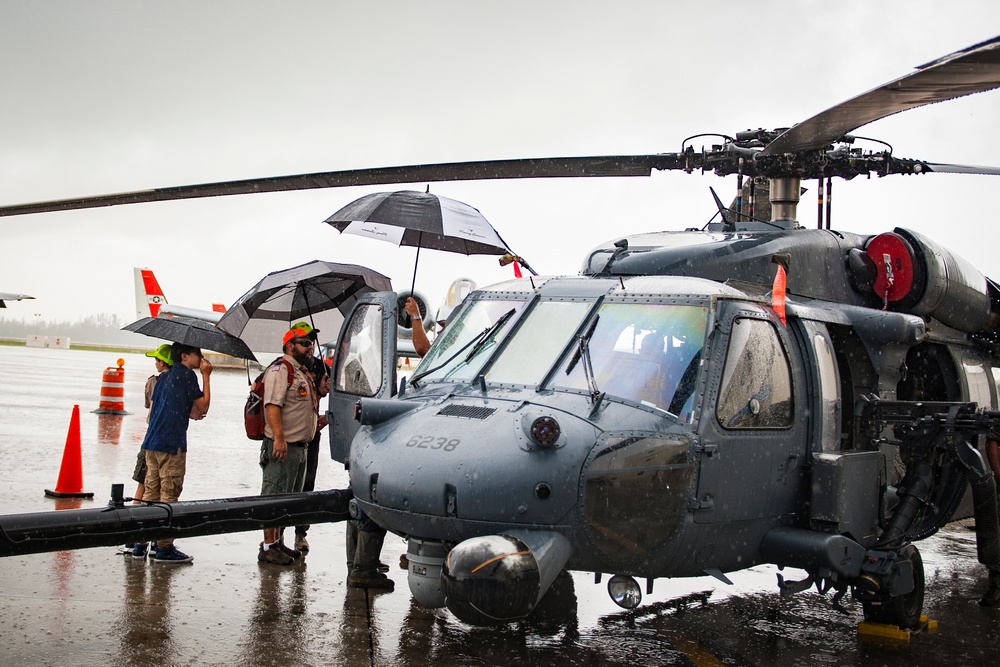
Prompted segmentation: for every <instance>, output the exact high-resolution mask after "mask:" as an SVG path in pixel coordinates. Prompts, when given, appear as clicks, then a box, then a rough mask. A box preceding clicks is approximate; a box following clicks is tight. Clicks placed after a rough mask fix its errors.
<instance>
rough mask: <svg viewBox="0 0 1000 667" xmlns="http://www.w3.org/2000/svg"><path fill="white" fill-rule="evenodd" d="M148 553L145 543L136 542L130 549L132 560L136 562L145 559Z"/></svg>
mask: <svg viewBox="0 0 1000 667" xmlns="http://www.w3.org/2000/svg"><path fill="white" fill-rule="evenodd" d="M148 551H149V545H148V544H146V543H145V542H137V543H136V544H135V545H134V546H133V547H132V558H134V559H136V560H143V559H144V558H145V557H146V553H147V552H148Z"/></svg>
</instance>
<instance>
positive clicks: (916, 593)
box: [862, 544, 924, 628]
mask: <svg viewBox="0 0 1000 667" xmlns="http://www.w3.org/2000/svg"><path fill="white" fill-rule="evenodd" d="M899 553H900V555H901V556H903V557H904V558H905V559H906V560H908V561H910V564H911V565H912V566H913V590H912V591H910V592H909V593H907V594H905V595H899V596H897V597H895V598H891V599H889V600H886V601H885V602H884V603H883V604H875V603H872V602H865V603H863V604H862V609H863V611H864V617H865V620H866V621H869V622H872V623H885V624H887V625H898V626H899V627H901V628H915V627H917V624H918V623H919V622H920V614H921V612H922V611H923V607H924V562H923V560H922V559H921V558H920V552H919V551H917V548H916V547H915V546H913V545H912V544H907V545H906V546H905V547H903V549H902V550H901V551H900V552H899Z"/></svg>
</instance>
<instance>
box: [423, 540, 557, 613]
mask: <svg viewBox="0 0 1000 667" xmlns="http://www.w3.org/2000/svg"><path fill="white" fill-rule="evenodd" d="M571 551H572V548H571V547H570V543H569V540H567V539H566V538H565V537H564V536H563V535H561V534H559V533H556V532H551V531H529V530H515V531H509V532H508V533H507V534H505V535H485V536H482V537H473V538H470V539H468V540H465V541H464V542H461V543H460V544H458V545H457V546H456V547H455V548H453V549H452V550H451V552H450V553H449V554H448V557H447V558H446V559H445V562H444V567H443V569H442V571H441V588H442V591H443V593H444V596H445V603H446V604H447V606H448V609H449V611H451V613H453V614H454V615H455V616H456V617H458V618H459V619H461V620H463V621H465V622H466V623H470V624H473V625H496V624H500V623H508V622H511V621H516V620H519V619H522V618H525V617H526V616H528V614H530V613H531V611H532V610H533V609H534V608H535V606H536V605H537V604H538V602H539V601H540V600H541V599H542V597H543V596H544V595H545V593H546V591H548V589H549V586H551V585H552V582H553V581H555V578H556V576H558V574H559V573H560V572H561V571H562V569H563V567H564V566H565V565H566V561H568V560H569V557H570V553H571Z"/></svg>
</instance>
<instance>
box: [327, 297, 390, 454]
mask: <svg viewBox="0 0 1000 667" xmlns="http://www.w3.org/2000/svg"><path fill="white" fill-rule="evenodd" d="M395 360H396V293H395V292H372V293H370V294H365V295H364V296H362V297H361V298H359V299H358V303H357V304H355V306H354V309H353V310H352V311H351V313H350V315H348V317H347V319H346V320H345V321H344V326H343V327H342V328H341V329H340V337H339V338H338V340H337V347H336V355H335V356H334V358H333V369H332V376H331V378H330V403H329V407H328V408H327V421H328V422H329V424H330V456H331V457H332V458H333V460H334V461H339V462H340V463H343V464H344V465H345V466H346V465H347V462H348V460H349V455H350V445H351V441H352V440H353V439H354V436H355V434H356V433H357V432H358V428H359V426H360V425H359V424H358V421H357V420H356V419H355V418H354V406H355V404H356V403H357V402H358V400H359V399H362V398H372V397H376V398H388V397H390V396H392V395H393V394H394V393H395V392H394V389H395V387H394V383H395V373H396V365H395Z"/></svg>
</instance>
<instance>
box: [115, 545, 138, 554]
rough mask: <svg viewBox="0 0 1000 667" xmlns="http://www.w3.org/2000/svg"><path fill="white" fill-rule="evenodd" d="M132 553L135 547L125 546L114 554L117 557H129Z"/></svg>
mask: <svg viewBox="0 0 1000 667" xmlns="http://www.w3.org/2000/svg"><path fill="white" fill-rule="evenodd" d="M133 551H135V545H134V544H126V545H125V546H123V547H122V548H121V549H119V550H118V551H117V552H116V553H117V554H118V555H119V556H131V555H132V552H133Z"/></svg>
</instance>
